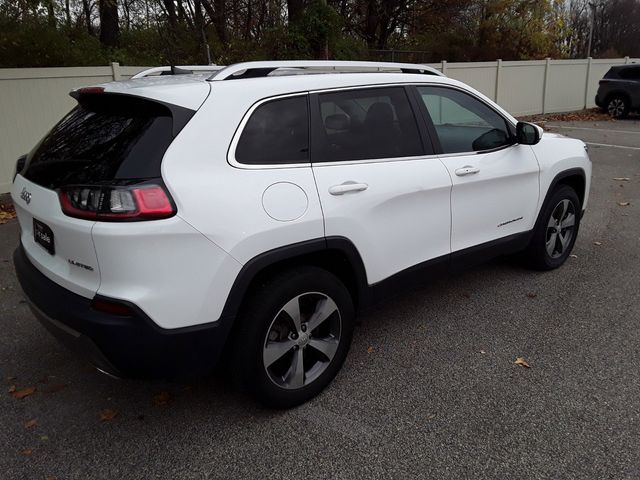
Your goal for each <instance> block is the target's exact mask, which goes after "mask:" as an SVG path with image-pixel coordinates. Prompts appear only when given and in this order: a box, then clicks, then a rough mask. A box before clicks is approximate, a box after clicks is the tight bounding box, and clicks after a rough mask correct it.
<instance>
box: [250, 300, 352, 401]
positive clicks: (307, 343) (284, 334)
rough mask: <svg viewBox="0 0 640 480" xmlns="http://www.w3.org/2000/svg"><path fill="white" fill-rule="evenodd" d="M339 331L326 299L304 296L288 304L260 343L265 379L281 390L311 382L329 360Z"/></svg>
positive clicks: (336, 314)
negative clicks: (265, 373) (266, 376)
mask: <svg viewBox="0 0 640 480" xmlns="http://www.w3.org/2000/svg"><path fill="white" fill-rule="evenodd" d="M341 330H342V319H341V316H340V311H339V309H338V307H337V305H336V303H335V302H334V301H333V300H332V299H331V298H330V297H329V296H327V295H325V294H323V293H319V292H307V293H303V294H301V295H298V296H296V297H294V298H292V299H291V300H289V301H288V302H287V303H286V304H285V305H284V306H283V307H282V308H281V309H280V311H279V312H278V313H277V314H276V316H275V317H274V319H273V321H272V322H271V325H270V326H269V329H268V330H267V335H266V338H265V341H264V346H263V352H262V360H263V365H264V368H265V370H266V372H267V375H268V377H269V379H270V380H271V381H272V382H273V383H275V384H276V385H278V386H279V387H281V388H284V389H298V388H302V387H305V386H307V385H309V384H310V383H312V382H313V381H315V380H316V379H317V378H318V377H319V376H320V375H322V373H323V372H324V371H325V370H326V369H327V367H328V366H329V364H330V363H331V361H332V360H333V358H334V356H335V354H336V351H337V350H338V346H339V344H340V336H341Z"/></svg>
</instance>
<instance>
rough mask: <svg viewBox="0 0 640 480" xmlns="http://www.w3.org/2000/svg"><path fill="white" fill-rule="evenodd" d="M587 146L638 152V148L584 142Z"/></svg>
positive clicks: (639, 148)
mask: <svg viewBox="0 0 640 480" xmlns="http://www.w3.org/2000/svg"><path fill="white" fill-rule="evenodd" d="M584 143H586V144H587V145H594V146H596V147H611V148H626V149H628V150H640V147H628V146H627V145H610V144H608V143H593V142H584Z"/></svg>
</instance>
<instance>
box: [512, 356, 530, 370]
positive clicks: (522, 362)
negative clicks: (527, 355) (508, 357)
mask: <svg viewBox="0 0 640 480" xmlns="http://www.w3.org/2000/svg"><path fill="white" fill-rule="evenodd" d="M513 363H515V364H516V365H520V366H521V367H524V368H531V365H529V364H528V363H527V361H526V360H525V359H524V358H523V357H518V358H516V361H515V362H513Z"/></svg>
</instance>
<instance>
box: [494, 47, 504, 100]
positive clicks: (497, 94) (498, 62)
mask: <svg viewBox="0 0 640 480" xmlns="http://www.w3.org/2000/svg"><path fill="white" fill-rule="evenodd" d="M501 73H502V59H501V58H499V59H498V60H496V90H495V92H494V95H493V101H494V102H496V103H500V102H499V101H498V99H499V97H500V75H501Z"/></svg>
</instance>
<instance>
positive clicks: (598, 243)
mask: <svg viewBox="0 0 640 480" xmlns="http://www.w3.org/2000/svg"><path fill="white" fill-rule="evenodd" d="M593 244H594V245H597V246H598V247H599V246H600V245H602V242H593Z"/></svg>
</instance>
